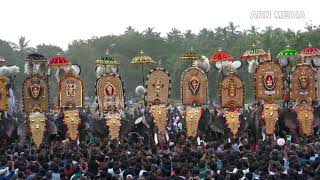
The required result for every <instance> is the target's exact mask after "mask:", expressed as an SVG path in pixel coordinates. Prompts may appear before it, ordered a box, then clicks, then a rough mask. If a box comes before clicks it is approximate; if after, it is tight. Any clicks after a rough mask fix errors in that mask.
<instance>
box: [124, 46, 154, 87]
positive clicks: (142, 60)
mask: <svg viewBox="0 0 320 180" xmlns="http://www.w3.org/2000/svg"><path fill="white" fill-rule="evenodd" d="M130 63H131V64H141V67H142V68H141V71H142V83H143V85H144V64H150V63H156V62H155V61H154V60H153V59H152V57H150V56H146V55H144V52H143V51H142V50H141V51H140V56H136V57H134V58H133V59H132V61H131V62H130Z"/></svg>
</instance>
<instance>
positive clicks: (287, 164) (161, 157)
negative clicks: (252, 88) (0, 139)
mask: <svg viewBox="0 0 320 180" xmlns="http://www.w3.org/2000/svg"><path fill="white" fill-rule="evenodd" d="M319 153H320V143H319V139H318V138H316V137H313V138H308V139H306V138H301V139H293V140H292V142H291V141H286V142H285V143H283V144H279V143H277V141H274V139H273V138H272V139H269V140H265V141H262V140H259V141H257V142H254V141H252V140H251V139H242V138H232V139H220V140H217V141H214V142H201V143H200V144H199V143H198V142H197V141H196V140H195V139H188V138H186V137H185V136H183V135H182V134H177V135H176V136H175V139H174V140H172V141H171V142H168V143H164V144H158V145H154V144H143V141H139V140H138V141H128V142H121V143H119V142H118V141H116V140H110V141H108V142H104V143H102V141H101V140H100V139H99V138H98V137H90V138H88V139H87V140H86V141H84V142H81V143H80V144H77V143H74V142H70V141H62V142H61V141H58V140H57V141H55V140H54V141H51V142H50V144H42V145H41V146H40V147H39V148H37V147H36V146H33V145H32V144H31V145H30V144H29V145H20V144H11V145H8V146H2V147H1V148H0V155H1V159H0V162H1V164H0V165H1V170H0V180H5V179H27V180H32V179H52V180H60V179H61V180H63V179H72V180H76V179H124V180H132V179H150V180H151V179H177V180H178V179H179V180H180V179H181V180H183V179H234V180H236V179H237V180H238V179H248V180H252V179H290V180H292V179H304V180H307V179H320V158H319V157H318V156H319Z"/></svg>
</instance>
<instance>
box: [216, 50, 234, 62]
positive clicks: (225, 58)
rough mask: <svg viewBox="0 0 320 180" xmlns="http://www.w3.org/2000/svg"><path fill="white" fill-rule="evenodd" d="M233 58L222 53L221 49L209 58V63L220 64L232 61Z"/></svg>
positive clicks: (224, 52) (226, 53)
mask: <svg viewBox="0 0 320 180" xmlns="http://www.w3.org/2000/svg"><path fill="white" fill-rule="evenodd" d="M233 60H234V58H233V57H232V56H231V55H230V54H229V53H228V52H226V51H222V50H221V49H219V50H218V52H216V53H215V54H213V55H212V57H211V62H213V63H216V62H222V61H233Z"/></svg>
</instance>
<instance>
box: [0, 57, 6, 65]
mask: <svg viewBox="0 0 320 180" xmlns="http://www.w3.org/2000/svg"><path fill="white" fill-rule="evenodd" d="M5 62H6V60H5V59H4V58H3V57H1V56H0V67H1V66H4V63H5Z"/></svg>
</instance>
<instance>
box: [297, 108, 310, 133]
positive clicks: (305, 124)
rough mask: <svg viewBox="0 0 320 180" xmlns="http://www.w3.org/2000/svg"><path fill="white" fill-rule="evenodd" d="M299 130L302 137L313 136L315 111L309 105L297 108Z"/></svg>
mask: <svg viewBox="0 0 320 180" xmlns="http://www.w3.org/2000/svg"><path fill="white" fill-rule="evenodd" d="M295 111H296V112H297V116H298V117H297V119H298V122H299V129H300V133H301V134H302V135H307V136H309V135H312V133H313V118H314V116H313V111H314V109H313V108H312V107H311V106H310V105H309V104H308V103H301V104H299V105H298V106H297V107H296V108H295Z"/></svg>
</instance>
